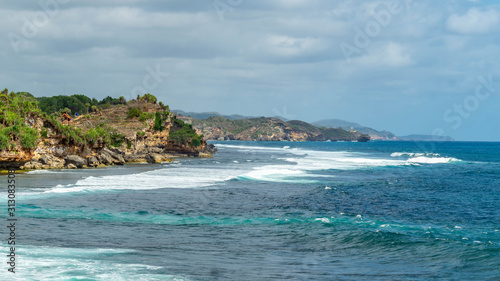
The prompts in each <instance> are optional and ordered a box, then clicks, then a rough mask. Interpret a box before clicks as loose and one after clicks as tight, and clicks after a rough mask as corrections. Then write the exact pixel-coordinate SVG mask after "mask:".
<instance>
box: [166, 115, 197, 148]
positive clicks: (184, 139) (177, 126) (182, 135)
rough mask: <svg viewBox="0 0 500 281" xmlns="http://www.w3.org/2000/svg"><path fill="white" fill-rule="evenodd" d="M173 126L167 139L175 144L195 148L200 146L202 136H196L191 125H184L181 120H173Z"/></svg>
mask: <svg viewBox="0 0 500 281" xmlns="http://www.w3.org/2000/svg"><path fill="white" fill-rule="evenodd" d="M173 121H174V126H173V128H172V130H171V131H170V135H169V139H170V140H171V141H172V142H174V143H176V144H187V143H189V145H190V146H191V147H197V146H200V145H201V144H202V139H203V136H202V135H201V136H200V135H197V134H196V131H195V130H194V129H193V125H191V124H186V123H184V122H183V121H182V120H179V119H177V118H175V117H174V118H173Z"/></svg>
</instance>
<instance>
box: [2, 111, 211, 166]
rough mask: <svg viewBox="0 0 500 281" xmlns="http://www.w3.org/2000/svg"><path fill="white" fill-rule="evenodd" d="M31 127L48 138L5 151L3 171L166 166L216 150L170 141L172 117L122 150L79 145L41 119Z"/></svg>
mask: <svg viewBox="0 0 500 281" xmlns="http://www.w3.org/2000/svg"><path fill="white" fill-rule="evenodd" d="M124 114H125V113H124ZM151 122H152V121H151ZM30 124H31V125H32V127H33V128H35V129H36V130H39V131H40V130H42V129H43V130H46V131H47V133H46V137H44V138H42V139H41V140H40V142H39V143H38V145H37V147H36V148H35V149H34V150H19V151H14V150H12V151H9V150H7V151H5V150H1V151H0V168H4V169H7V168H11V167H16V168H22V169H64V168H86V167H102V166H105V165H123V164H125V163H145V162H149V163H162V162H167V161H172V160H173V159H172V157H211V156H212V155H211V154H210V153H214V152H215V151H216V149H215V147H214V146H213V145H207V144H206V142H205V141H203V142H202V145H200V146H198V147H194V148H193V147H191V146H190V145H189V144H184V145H178V144H175V143H172V142H170V140H169V134H170V129H171V128H172V121H171V116H169V117H168V119H167V120H165V121H164V124H163V126H164V130H162V131H154V130H153V129H152V125H151V126H150V129H143V132H144V133H145V134H144V135H142V136H138V135H137V134H136V131H134V132H132V133H133V134H129V135H127V136H126V137H127V142H125V143H124V144H123V145H122V146H121V147H119V148H118V147H103V145H104V144H102V143H94V144H93V145H90V146H89V145H88V144H87V145H83V146H81V145H76V144H74V143H71V142H70V141H68V139H67V138H66V137H65V136H62V135H60V134H59V133H58V132H57V131H55V129H54V128H53V127H50V126H49V125H48V124H44V123H43V122H42V121H41V119H36V118H35V119H33V120H31V121H30ZM74 125H76V124H74ZM127 143H128V146H127Z"/></svg>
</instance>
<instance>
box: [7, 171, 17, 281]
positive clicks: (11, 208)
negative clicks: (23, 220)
mask: <svg viewBox="0 0 500 281" xmlns="http://www.w3.org/2000/svg"><path fill="white" fill-rule="evenodd" d="M7 193H8V194H7V198H8V199H7V212H8V216H7V228H8V229H9V230H10V235H9V239H8V241H7V243H8V244H9V245H10V249H9V250H10V253H9V254H8V255H7V258H8V261H7V264H8V265H9V266H10V267H9V268H8V269H7V271H9V272H12V273H16V271H15V270H16V247H15V245H16V222H17V218H16V170H15V169H9V172H8V175H7Z"/></svg>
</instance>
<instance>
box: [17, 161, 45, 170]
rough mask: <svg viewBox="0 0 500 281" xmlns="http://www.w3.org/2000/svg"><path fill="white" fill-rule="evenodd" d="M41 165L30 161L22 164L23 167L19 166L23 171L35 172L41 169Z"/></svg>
mask: <svg viewBox="0 0 500 281" xmlns="http://www.w3.org/2000/svg"><path fill="white" fill-rule="evenodd" d="M42 166H43V165H42V163H40V162H38V161H36V160H32V161H29V162H26V163H24V165H23V166H21V167H20V168H21V169H23V170H24V169H25V170H35V169H42Z"/></svg>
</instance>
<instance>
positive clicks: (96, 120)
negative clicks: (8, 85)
mask: <svg viewBox="0 0 500 281" xmlns="http://www.w3.org/2000/svg"><path fill="white" fill-rule="evenodd" d="M139 100H140V101H142V102H146V103H151V104H156V103H157V98H156V97H155V96H153V95H151V94H145V95H144V96H142V97H139ZM132 102H135V101H132ZM124 104H127V102H126V100H125V98H124V97H120V98H118V99H115V98H112V97H106V98H104V99H103V100H101V101H98V100H97V99H95V98H92V99H91V98H89V97H86V96H83V95H72V96H54V97H41V98H35V97H33V95H31V94H30V93H26V92H19V93H13V92H12V93H9V92H8V91H7V90H4V91H2V92H0V149H1V150H7V149H9V150H15V151H17V150H16V149H20V148H22V149H31V150H32V149H34V148H36V146H37V145H38V143H39V142H40V141H42V138H49V137H53V136H57V137H58V138H61V141H62V143H64V144H68V145H77V146H86V145H89V146H91V147H94V146H96V145H97V146H98V147H103V146H112V147H120V146H122V145H123V144H126V146H127V148H129V149H130V148H131V147H132V141H131V140H129V139H127V138H126V135H125V132H126V131H122V130H120V131H118V130H117V129H114V128H112V127H110V126H108V125H106V122H107V121H108V119H107V116H106V115H100V116H96V115H93V114H91V113H96V112H99V111H101V110H102V109H105V108H109V107H112V106H117V105H121V106H123V105H124ZM128 104H129V105H130V107H129V108H128V111H127V118H138V120H139V121H141V122H144V121H147V120H154V125H153V128H152V129H154V130H155V131H163V130H165V122H166V121H167V120H169V117H170V116H171V114H170V112H169V111H168V106H166V105H164V104H163V103H160V111H156V112H143V111H142V110H141V108H143V109H144V111H146V108H147V106H146V105H143V107H139V106H138V105H134V104H132V103H128ZM156 109H158V107H157V106H156ZM148 110H151V109H150V108H149V109H148ZM63 112H66V113H68V114H72V113H77V112H78V113H80V114H81V115H82V117H81V119H79V121H76V122H75V123H74V125H72V124H73V123H69V125H68V124H66V122H64V123H63V122H62V118H61V115H62V113H63ZM117 112H123V111H121V109H120V110H119V111H117ZM122 114H123V113H122ZM113 120H114V119H113ZM118 120H119V118H118ZM121 120H123V119H121ZM40 121H41V122H42V123H43V124H42V127H41V128H39V127H35V123H36V122H40ZM113 122H116V121H113ZM120 122H121V121H120ZM172 122H173V129H172V131H171V132H170V134H169V135H170V138H169V139H170V140H171V141H173V142H175V143H177V144H184V145H186V144H189V145H190V146H191V147H197V146H200V145H201V144H203V136H199V135H197V134H196V132H195V130H194V129H193V127H192V125H188V124H185V123H184V122H182V121H181V120H178V119H176V118H175V117H173V118H172ZM121 125H122V124H121ZM36 128H39V129H38V130H37V129H36ZM138 129H139V130H140V129H141V128H140V127H138ZM145 135H146V132H144V131H138V132H137V133H136V136H137V137H144V136H145ZM43 141H44V143H46V144H48V143H49V142H48V141H47V140H43Z"/></svg>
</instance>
